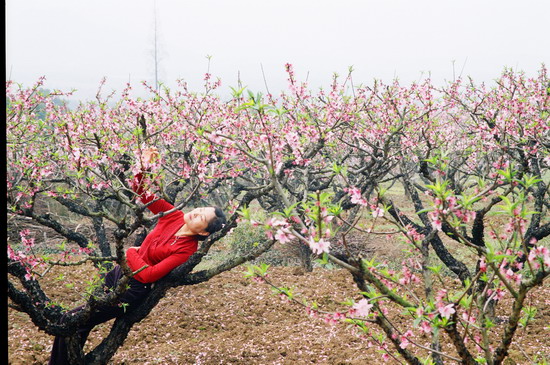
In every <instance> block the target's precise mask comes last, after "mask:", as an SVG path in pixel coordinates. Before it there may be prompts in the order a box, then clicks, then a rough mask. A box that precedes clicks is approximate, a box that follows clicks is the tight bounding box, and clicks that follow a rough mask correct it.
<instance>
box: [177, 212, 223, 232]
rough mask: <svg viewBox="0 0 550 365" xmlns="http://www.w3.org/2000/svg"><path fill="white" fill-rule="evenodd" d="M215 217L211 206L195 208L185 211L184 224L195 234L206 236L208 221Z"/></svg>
mask: <svg viewBox="0 0 550 365" xmlns="http://www.w3.org/2000/svg"><path fill="white" fill-rule="evenodd" d="M215 217H216V211H215V209H214V208H213V207H204V208H196V209H193V210H192V211H190V212H189V213H185V216H184V219H185V224H186V225H187V227H188V228H189V230H191V231H192V232H193V233H195V234H199V235H202V236H208V232H206V227H208V223H210V221H212V219H214V218H215Z"/></svg>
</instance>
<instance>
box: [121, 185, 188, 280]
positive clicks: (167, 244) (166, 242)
mask: <svg viewBox="0 0 550 365" xmlns="http://www.w3.org/2000/svg"><path fill="white" fill-rule="evenodd" d="M141 180H142V175H141V174H138V175H136V177H135V184H134V186H133V189H134V191H135V192H136V194H138V196H139V198H140V200H141V202H142V203H143V204H147V203H149V202H151V201H153V200H155V202H153V203H151V204H150V205H148V206H147V207H148V208H149V210H150V211H151V212H152V213H153V214H158V213H160V212H166V211H168V210H170V209H173V208H174V206H173V205H172V204H170V203H168V202H167V201H166V200H162V199H158V198H157V197H156V196H154V195H151V194H148V193H144V192H143V187H142V185H141ZM184 223H185V221H184V215H183V212H182V211H181V210H176V211H174V212H172V213H170V214H167V215H165V216H163V217H161V218H159V220H158V223H157V225H156V226H155V228H154V229H153V230H152V231H151V232H150V233H149V234H148V235H147V237H146V238H145V240H144V241H143V243H142V244H141V247H140V248H139V250H134V249H130V250H128V251H127V252H126V260H127V262H128V266H129V267H130V269H132V271H136V270H139V269H140V268H142V267H143V266H145V265H148V267H147V268H145V269H144V270H142V271H140V272H139V273H138V274H136V275H135V276H134V278H135V279H137V280H138V281H140V282H142V283H152V282H155V281H157V280H159V279H160V278H162V277H163V276H165V275H166V274H168V273H169V272H170V271H172V269H174V268H176V267H178V266H179V265H181V264H183V263H184V262H185V261H187V260H188V259H189V257H190V256H191V255H192V254H194V253H195V252H196V251H197V248H198V240H197V237H196V236H178V237H176V236H175V234H176V233H177V232H178V230H179V229H180V228H181V227H182V226H183V225H184Z"/></svg>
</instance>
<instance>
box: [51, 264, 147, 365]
mask: <svg viewBox="0 0 550 365" xmlns="http://www.w3.org/2000/svg"><path fill="white" fill-rule="evenodd" d="M122 275H123V273H122V269H121V267H120V266H118V265H117V266H115V268H114V269H113V270H111V271H109V272H108V273H107V275H105V286H106V287H107V288H108V289H111V288H114V287H115V286H116V284H117V282H118V280H119V279H120V278H121V277H122ZM129 285H130V288H129V289H128V290H126V292H125V293H124V294H122V295H121V297H120V302H121V303H128V304H129V305H130V306H126V307H127V308H126V310H128V309H129V308H130V307H131V306H132V305H137V304H139V303H140V302H141V301H143V299H145V296H146V295H147V294H148V293H149V291H150V290H151V284H143V283H141V282H139V281H137V280H136V279H133V278H132V279H130V282H129ZM83 307H84V306H80V307H77V308H75V309H73V310H71V311H69V312H67V313H65V315H63V317H62V318H61V321H63V320H65V319H66V318H67V317H68V316H70V315H71V314H72V313H76V312H78V311H79V310H81V309H82V308H83ZM123 314H124V307H122V306H118V305H113V306H100V307H98V308H97V309H96V310H95V311H94V312H92V313H91V314H90V318H88V320H87V321H86V323H85V324H83V325H81V326H80V327H79V328H78V332H77V333H79V334H80V343H81V346H82V347H84V344H85V343H86V339H87V338H88V335H89V334H90V331H91V330H92V329H93V328H94V327H95V326H97V325H98V324H100V323H104V322H107V321H108V320H110V319H113V318H116V317H119V316H121V315H123ZM48 364H50V365H54V364H55V365H61V364H62V365H65V364H69V359H68V355H67V344H66V343H65V337H62V336H56V337H55V339H54V342H53V347H52V353H51V357H50V361H49V363H48Z"/></svg>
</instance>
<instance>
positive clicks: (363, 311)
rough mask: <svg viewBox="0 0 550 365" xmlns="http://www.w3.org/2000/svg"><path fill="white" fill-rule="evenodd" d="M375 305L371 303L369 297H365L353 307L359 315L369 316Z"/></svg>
mask: <svg viewBox="0 0 550 365" xmlns="http://www.w3.org/2000/svg"><path fill="white" fill-rule="evenodd" d="M373 306H374V305H373V304H370V302H369V301H368V300H367V299H364V298H363V299H361V300H360V301H359V302H357V303H355V304H354V305H353V307H352V308H353V309H354V310H355V313H356V314H357V315H358V316H359V317H368V315H369V314H370V310H371V308H372V307H373Z"/></svg>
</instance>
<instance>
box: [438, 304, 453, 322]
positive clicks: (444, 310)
mask: <svg viewBox="0 0 550 365" xmlns="http://www.w3.org/2000/svg"><path fill="white" fill-rule="evenodd" d="M453 307H454V304H452V303H451V304H448V305H446V306H444V307H443V306H442V307H439V308H438V309H437V311H438V312H439V314H441V316H442V317H444V318H447V319H449V317H451V315H452V314H453V313H455V312H456V311H455V309H454V308H453Z"/></svg>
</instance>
